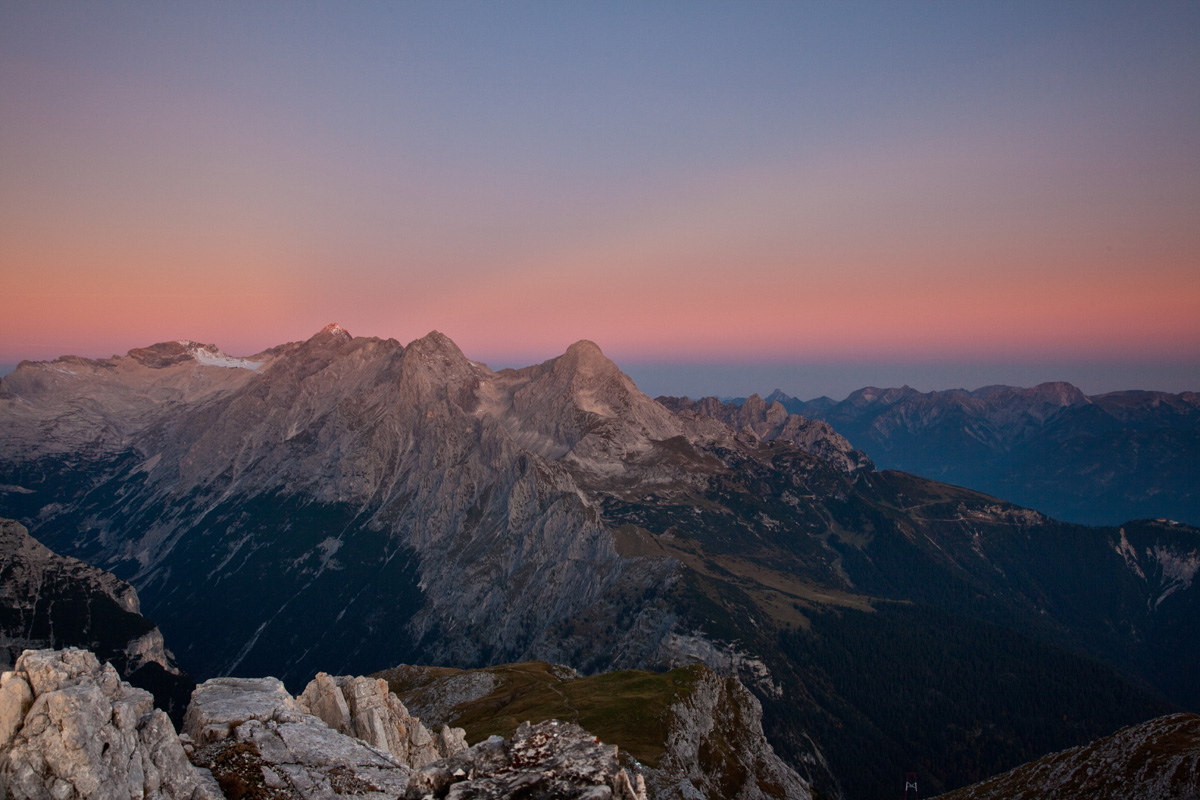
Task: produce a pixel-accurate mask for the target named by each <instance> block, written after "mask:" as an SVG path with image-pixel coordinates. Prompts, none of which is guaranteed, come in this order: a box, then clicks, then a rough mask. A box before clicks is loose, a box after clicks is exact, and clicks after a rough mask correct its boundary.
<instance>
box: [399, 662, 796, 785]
mask: <svg viewBox="0 0 1200 800" xmlns="http://www.w3.org/2000/svg"><path fill="white" fill-rule="evenodd" d="M380 676H381V677H383V678H385V679H386V680H387V681H388V685H389V686H390V687H392V689H394V690H395V691H396V692H397V693H398V694H399V695H400V696H401V697H403V698H404V700H405V703H406V704H407V705H408V706H410V707H411V708H414V709H418V708H419V709H420V713H421V714H422V715H424V716H425V717H427V718H428V719H431V720H438V721H442V722H445V721H450V722H452V723H453V724H461V725H463V726H464V727H465V728H466V729H467V730H468V731H469V732H470V733H472V734H473V735H476V736H483V735H485V734H488V733H494V734H503V735H510V734H511V733H512V730H513V726H515V725H516V724H517V720H518V719H523V718H527V719H529V720H531V721H533V722H540V721H543V720H546V719H553V718H555V717H557V718H560V719H566V720H569V721H572V722H577V723H579V724H580V725H582V726H584V727H585V728H587V729H588V730H591V731H592V732H594V733H596V734H598V735H600V736H601V737H602V738H604V740H605V741H608V742H610V743H612V744H616V745H618V746H620V747H621V749H622V751H623V752H627V753H629V754H630V755H632V756H633V757H635V758H636V759H638V763H637V765H636V768H637V771H638V774H641V775H643V776H644V778H645V783H646V786H647V787H648V789H649V793H650V796H651V797H654V798H657V800H675V799H677V798H680V799H683V798H686V799H687V800H701V799H702V798H703V799H706V800H720V798H727V797H738V798H746V800H750V799H751V798H754V800H766V798H776V799H777V800H782V799H783V798H795V799H796V800H804V799H805V798H808V797H810V796H811V791H810V788H809V786H808V783H807V782H806V781H805V780H804V779H802V778H801V777H800V776H799V775H798V774H797V773H796V772H795V771H794V770H793V769H792V768H791V767H789V766H788V765H787V764H785V763H784V762H783V761H782V760H781V759H780V758H779V757H778V755H776V753H775V751H774V750H773V749H772V747H771V745H770V743H768V742H767V739H766V737H765V736H764V735H763V729H762V708H761V706H760V705H759V702H758V700H757V699H756V698H755V697H754V695H752V694H751V693H750V692H749V691H747V690H746V688H745V687H743V686H742V685H741V684H740V683H739V682H738V681H737V680H736V679H734V678H726V677H721V676H720V675H718V674H716V673H715V672H713V671H712V670H711V669H709V668H708V667H705V666H703V665H701V664H692V665H691V666H689V667H684V668H678V669H674V670H670V671H668V672H665V673H660V674H654V673H645V672H637V671H629V672H614V673H606V674H602V675H596V676H588V677H585V676H581V675H579V674H578V673H575V672H574V671H572V670H570V669H568V668H565V667H561V666H553V665H550V664H545V663H530V664H503V665H498V666H494V667H489V668H486V669H480V670H468V671H462V670H452V669H446V668H440V667H419V666H409V665H401V666H398V667H394V668H392V669H389V670H385V671H384V672H382V673H380Z"/></svg>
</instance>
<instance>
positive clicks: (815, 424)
mask: <svg viewBox="0 0 1200 800" xmlns="http://www.w3.org/2000/svg"><path fill="white" fill-rule="evenodd" d="M658 402H659V403H662V404H663V405H664V406H665V407H666V408H668V409H670V410H671V411H674V412H675V413H677V414H678V413H681V412H688V413H691V414H698V415H704V416H707V417H711V418H712V419H716V420H720V421H721V422H723V423H725V424H726V425H728V426H729V427H731V428H733V429H734V430H735V431H745V432H749V433H751V434H753V435H754V436H756V437H758V438H759V439H762V440H763V441H768V442H770V441H776V440H778V441H784V442H791V443H792V444H794V445H796V446H797V447H799V448H800V449H801V450H803V451H805V452H806V453H812V454H813V455H815V456H819V457H820V458H822V459H824V460H825V461H827V462H829V463H831V464H835V465H836V466H837V467H838V468H840V469H841V470H842V471H844V472H847V473H851V472H855V471H857V470H860V469H870V468H872V466H873V465H872V464H871V461H870V459H868V458H867V456H866V454H865V453H863V452H862V451H860V450H855V449H854V447H853V446H852V445H851V444H850V442H848V441H846V439H845V437H843V436H842V435H841V434H839V433H838V432H837V431H835V430H834V429H833V428H832V427H831V426H830V425H829V423H827V422H821V421H818V420H811V419H806V418H805V417H802V416H800V415H799V414H789V413H788V411H787V409H786V408H784V406H783V404H782V403H779V402H775V401H772V402H770V403H768V402H766V401H765V400H763V399H762V398H761V397H759V396H758V395H757V394H753V395H750V397H748V398H746V399H745V401H743V402H742V403H741V404H737V403H722V402H721V401H720V400H718V399H717V398H715V397H705V398H702V399H700V400H690V399H688V398H686V397H660V398H658Z"/></svg>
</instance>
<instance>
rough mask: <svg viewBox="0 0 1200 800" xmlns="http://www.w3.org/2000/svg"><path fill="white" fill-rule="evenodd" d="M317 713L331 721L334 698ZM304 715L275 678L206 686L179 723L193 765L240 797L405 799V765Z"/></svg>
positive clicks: (407, 769) (222, 680) (225, 681)
mask: <svg viewBox="0 0 1200 800" xmlns="http://www.w3.org/2000/svg"><path fill="white" fill-rule="evenodd" d="M326 677H328V676H326ZM322 682H324V681H322ZM314 683H315V682H314ZM343 702H344V701H343ZM317 705H318V706H319V707H320V708H321V709H322V710H323V711H325V713H327V714H334V715H335V716H336V712H337V703H336V700H335V699H334V697H333V695H332V694H326V695H324V700H323V701H322V702H319V703H318V704H317ZM308 708H310V706H308V705H307V704H301V703H298V702H297V701H296V700H295V699H294V698H293V697H292V696H291V695H290V694H288V692H287V690H286V689H285V688H284V686H283V683H282V682H280V681H279V680H277V679H276V678H213V679H212V680H208V681H205V682H204V683H202V684H200V686H198V687H197V688H196V691H195V692H194V693H193V695H192V704H191V706H189V707H188V712H187V715H186V716H185V718H184V733H185V735H186V736H187V737H189V738H190V739H191V740H192V741H193V742H195V744H196V749H195V752H194V753H193V754H192V760H193V762H195V763H197V764H200V765H202V766H204V767H207V768H208V769H210V770H212V772H213V774H214V775H215V776H216V777H217V780H218V781H220V782H221V785H222V786H224V787H226V788H227V791H228V792H230V793H231V794H237V795H239V796H258V797H264V798H266V797H279V798H302V799H303V800H317V799H318V798H321V799H322V800H328V798H331V797H333V796H335V795H344V794H352V795H355V796H356V797H359V798H362V800H395V798H396V797H397V796H399V795H401V794H403V792H404V791H405V789H406V788H407V786H408V777H409V774H410V773H411V771H412V770H411V768H410V765H409V764H408V763H407V762H405V761H404V760H402V759H399V758H397V757H395V756H394V755H392V753H391V752H389V751H388V750H387V749H386V748H381V747H376V746H374V745H372V744H371V743H370V742H368V741H365V740H362V739H360V738H354V737H351V736H347V735H344V734H342V733H339V732H337V731H335V730H333V729H332V728H331V727H330V726H329V725H327V724H326V723H325V722H323V721H322V720H320V719H318V718H317V717H316V716H314V715H312V714H310V713H308ZM377 717H378V715H376V717H375V718H377Z"/></svg>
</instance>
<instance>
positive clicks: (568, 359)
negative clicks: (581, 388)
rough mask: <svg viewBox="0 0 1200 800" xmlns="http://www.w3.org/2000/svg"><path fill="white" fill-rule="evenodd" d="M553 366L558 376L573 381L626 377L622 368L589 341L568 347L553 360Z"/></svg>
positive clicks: (584, 340) (580, 341) (583, 340)
mask: <svg viewBox="0 0 1200 800" xmlns="http://www.w3.org/2000/svg"><path fill="white" fill-rule="evenodd" d="M553 364H554V367H553V370H554V373H555V374H556V375H559V376H563V377H568V378H570V379H572V380H578V379H582V380H585V381H586V380H595V379H601V380H603V379H606V378H612V377H618V376H619V377H622V378H623V377H624V374H623V373H622V372H621V370H620V368H619V367H618V366H617V365H616V364H614V363H613V362H612V361H611V360H609V358H608V356H606V355H604V352H603V351H602V350H601V349H600V347H599V345H597V344H596V343H595V342H592V341H589V340H587V339H580V340H579V341H578V342H576V343H575V344H573V345H571V346H570V347H568V348H567V350H566V352H565V353H563V354H562V355H561V356H559V357H558V358H556V359H554V360H553ZM626 380H628V379H626Z"/></svg>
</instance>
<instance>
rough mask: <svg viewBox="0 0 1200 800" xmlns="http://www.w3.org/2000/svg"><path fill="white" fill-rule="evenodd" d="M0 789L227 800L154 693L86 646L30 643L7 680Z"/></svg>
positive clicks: (37, 799) (0, 696)
mask: <svg viewBox="0 0 1200 800" xmlns="http://www.w3.org/2000/svg"><path fill="white" fill-rule="evenodd" d="M0 797H3V798H11V799H12V800H26V799H28V800H51V798H52V799H53V800H73V798H91V799H93V800H129V799H130V798H165V799H166V800H220V798H221V797H222V794H221V791H220V789H219V788H218V786H217V783H216V781H214V780H213V777H212V775H211V774H210V773H209V772H207V771H206V770H202V769H199V768H197V767H195V766H193V765H192V764H191V763H189V761H188V757H187V755H186V754H185V753H184V748H183V745H182V744H181V743H180V740H179V737H178V736H176V735H175V729H174V727H172V725H171V720H170V719H169V718H168V717H167V715H166V713H165V712H163V711H161V710H159V709H155V708H154V704H153V701H152V699H151V697H150V693H149V692H146V691H144V690H142V689H135V688H134V687H132V686H130V685H129V684H128V683H125V682H124V681H122V680H121V678H120V676H118V675H117V671H116V670H115V669H113V667H112V665H110V664H108V663H105V664H104V665H103V666H101V664H100V662H99V661H98V660H97V659H96V656H95V655H93V654H92V653H90V652H89V651H87V650H79V649H74V648H72V649H68V650H59V651H55V650H37V651H34V650H29V651H26V652H25V653H24V654H22V655H21V656H20V657H19V658H18V659H17V663H16V665H15V669H14V670H13V671H11V672H5V673H4V674H3V677H2V678H0Z"/></svg>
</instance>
